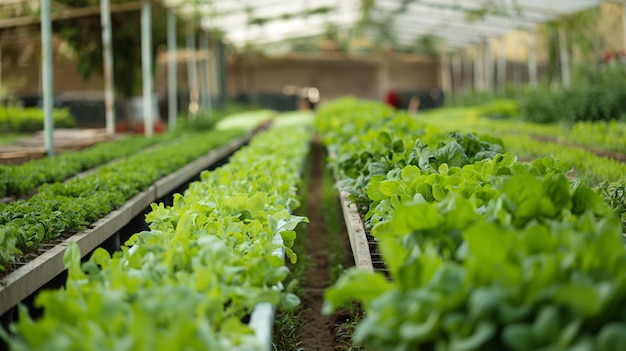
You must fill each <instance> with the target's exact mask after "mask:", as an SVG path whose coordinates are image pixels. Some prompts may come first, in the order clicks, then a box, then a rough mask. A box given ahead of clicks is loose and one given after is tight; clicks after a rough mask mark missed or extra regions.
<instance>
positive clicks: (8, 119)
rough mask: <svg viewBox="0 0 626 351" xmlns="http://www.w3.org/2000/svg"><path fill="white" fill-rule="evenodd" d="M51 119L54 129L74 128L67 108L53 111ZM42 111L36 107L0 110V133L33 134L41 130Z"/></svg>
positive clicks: (73, 122)
mask: <svg viewBox="0 0 626 351" xmlns="http://www.w3.org/2000/svg"><path fill="white" fill-rule="evenodd" d="M52 118H53V120H54V125H55V126H56V127H61V128H64V127H65V128H67V127H74V126H75V125H76V121H75V119H74V117H73V116H72V115H71V114H70V112H69V110H68V109H67V108H63V109H54V111H53V112H52ZM43 122H44V114H43V110H42V109H40V108H36V107H26V108H21V107H2V108H0V131H2V133H16V132H34V131H37V130H42V129H43Z"/></svg>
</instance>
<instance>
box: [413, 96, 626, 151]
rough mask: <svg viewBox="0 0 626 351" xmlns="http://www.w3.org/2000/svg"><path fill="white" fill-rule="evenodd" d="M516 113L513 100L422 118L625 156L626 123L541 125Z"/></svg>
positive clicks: (426, 114) (427, 113)
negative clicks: (527, 136) (518, 116)
mask: <svg viewBox="0 0 626 351" xmlns="http://www.w3.org/2000/svg"><path fill="white" fill-rule="evenodd" d="M502 106H506V108H503V107H502ZM517 109H518V108H517V104H516V102H515V101H513V100H504V99H496V100H494V101H492V102H490V103H488V104H484V105H479V106H472V107H458V108H441V109H435V110H426V111H422V112H421V113H420V118H424V119H427V120H428V122H429V123H434V124H440V125H441V126H442V128H447V127H449V126H452V127H453V128H460V129H467V130H468V131H470V130H469V129H474V130H481V131H483V132H488V133H491V134H498V135H500V134H503V133H505V134H506V133H518V134H525V135H531V136H535V137H539V138H541V139H547V140H553V141H558V142H560V143H562V144H569V145H577V146H582V147H590V148H593V149H600V150H604V151H613V152H622V153H626V140H625V138H624V137H625V136H626V123H624V121H623V120H619V119H618V120H615V119H613V120H610V121H578V122H575V123H549V124H542V123H534V122H530V121H525V120H521V119H519V118H515V116H517V112H516V111H517Z"/></svg>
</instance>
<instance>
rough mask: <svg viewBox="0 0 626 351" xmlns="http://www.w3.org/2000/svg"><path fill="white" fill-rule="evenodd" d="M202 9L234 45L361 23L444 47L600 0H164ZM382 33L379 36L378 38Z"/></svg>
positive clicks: (185, 9) (398, 39)
mask: <svg viewBox="0 0 626 351" xmlns="http://www.w3.org/2000/svg"><path fill="white" fill-rule="evenodd" d="M163 2H164V4H165V5H166V6H168V7H175V8H177V10H178V12H179V13H180V14H181V15H182V16H188V17H190V16H192V15H193V14H194V13H195V14H197V15H198V16H199V17H200V20H201V24H202V27H203V28H205V29H210V30H219V31H221V32H223V33H224V34H225V38H226V39H227V40H228V41H229V42H231V43H232V44H234V45H235V46H240V47H241V46H245V45H250V44H252V45H262V44H266V43H274V42H281V41H284V40H288V39H297V38H301V37H311V36H319V35H323V34H324V33H326V32H327V31H328V29H329V27H332V28H334V29H342V28H346V29H353V28H359V30H362V33H363V34H364V35H365V36H366V37H369V38H372V39H378V40H381V39H382V40H387V39H388V40H390V41H393V42H394V43H395V44H399V45H411V44H412V43H415V42H416V40H418V39H419V38H421V37H424V36H434V37H437V38H439V39H440V40H441V41H442V44H443V46H444V47H445V48H447V49H455V48H463V47H468V46H470V45H472V44H475V43H478V42H479V41H481V40H482V39H484V38H490V37H497V36H501V35H503V34H505V33H507V32H510V31H512V30H516V29H528V28H531V27H533V26H534V25H536V24H538V23H543V22H547V21H551V20H555V19H558V18H559V17H561V16H565V15H569V14H572V13H575V12H579V11H582V10H585V9H588V8H591V7H595V6H598V5H600V4H601V3H602V2H603V1H602V0H342V1H336V0H315V1H313V0H219V1H218V0H215V1H208V0H207V1H202V0H163ZM381 37H382V38H381Z"/></svg>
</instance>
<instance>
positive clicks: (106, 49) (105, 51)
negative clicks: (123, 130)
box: [100, 0, 115, 136]
mask: <svg viewBox="0 0 626 351" xmlns="http://www.w3.org/2000/svg"><path fill="white" fill-rule="evenodd" d="M100 22H101V23H102V58H103V62H104V67H103V76H104V77H103V78H104V104H105V108H106V131H107V135H109V136H113V135H114V134H115V110H114V108H113V105H114V97H113V53H112V49H111V11H110V6H109V0H100Z"/></svg>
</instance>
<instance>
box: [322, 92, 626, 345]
mask: <svg viewBox="0 0 626 351" xmlns="http://www.w3.org/2000/svg"><path fill="white" fill-rule="evenodd" d="M317 128H318V129H319V130H320V132H321V133H322V134H323V139H324V142H325V143H326V144H327V146H328V149H329V150H330V152H331V154H332V155H334V156H333V157H331V159H330V163H331V166H332V168H333V170H334V172H335V174H336V175H337V176H338V177H339V178H340V179H341V181H342V186H343V187H344V189H346V190H348V191H349V192H350V193H351V194H352V195H351V196H352V199H353V201H355V202H356V203H357V204H358V207H359V208H360V210H361V211H362V212H363V214H364V218H365V224H366V227H367V228H369V229H370V230H371V232H372V234H373V236H374V237H375V238H376V239H377V242H378V247H379V250H380V251H381V253H382V255H383V258H384V260H385V263H386V264H387V266H388V268H389V271H390V274H391V280H390V281H389V280H387V279H386V278H385V277H384V276H383V275H381V274H379V273H373V272H365V271H359V270H348V271H346V272H345V273H344V274H343V275H342V277H341V278H340V279H339V280H338V282H337V283H336V284H335V285H334V286H332V287H331V288H329V289H327V290H326V292H325V306H324V311H325V312H330V311H332V310H334V309H336V308H338V307H339V306H341V305H342V304H344V303H347V302H349V301H353V300H354V301H359V302H360V303H361V304H362V306H363V308H364V310H365V317H364V319H363V321H362V322H361V323H360V324H359V325H358V327H357V330H356V334H355V341H356V342H357V343H358V342H363V341H367V344H368V347H370V348H371V349H375V350H433V349H437V350H457V351H460V350H531V349H542V350H565V349H567V350H592V349H593V350H600V351H601V350H618V349H624V348H626V248H625V247H624V242H623V238H622V226H621V223H620V221H619V220H618V219H617V218H616V217H615V215H614V213H613V211H612V209H611V207H610V206H608V205H607V204H606V203H605V202H604V199H603V197H602V196H601V195H599V194H598V193H597V192H596V191H595V190H594V189H592V188H590V187H589V186H587V185H586V184H585V183H584V181H582V180H580V179H575V180H573V181H572V180H569V179H568V178H567V177H566V173H567V172H568V171H569V170H570V168H571V167H570V165H569V164H567V163H564V162H560V161H557V160H555V159H552V158H550V157H546V158H540V159H536V160H535V161H532V162H520V161H519V160H517V157H516V156H515V155H514V154H512V153H508V152H505V149H504V145H503V144H502V142H500V141H499V140H498V139H496V138H493V137H491V136H478V135H475V134H469V133H468V134H461V133H455V132H442V131H439V130H437V129H436V128H434V127H432V126H428V125H423V124H421V123H419V122H417V120H416V119H415V118H413V117H411V116H407V115H404V114H401V113H400V114H396V113H394V112H392V111H390V110H389V109H388V108H387V107H385V106H382V105H380V104H378V103H375V102H363V101H356V100H352V99H344V100H339V101H337V102H334V103H333V104H328V105H326V106H325V107H324V108H323V109H322V110H320V112H319V116H318V120H317Z"/></svg>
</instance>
